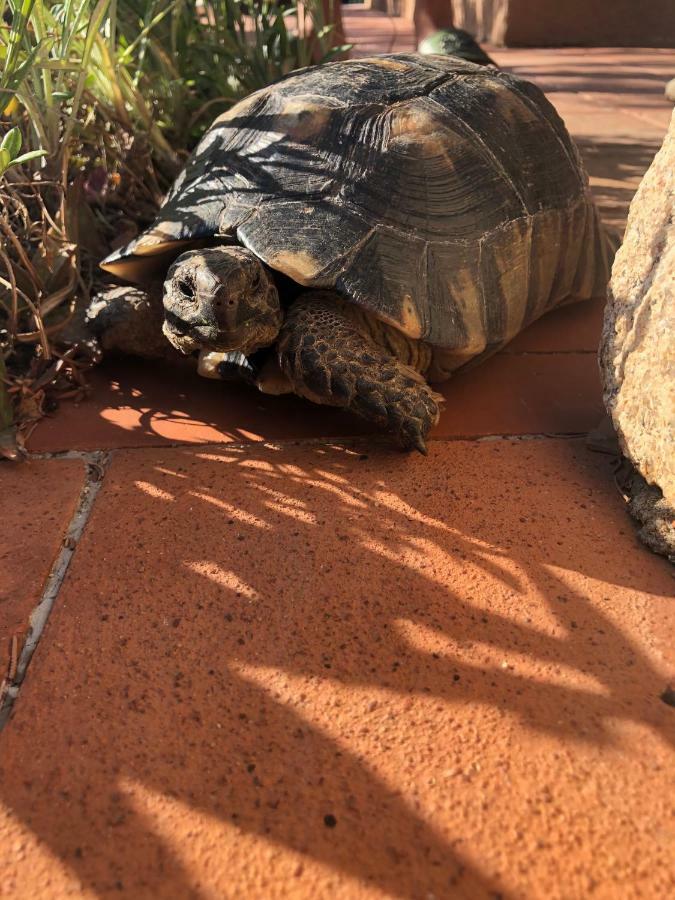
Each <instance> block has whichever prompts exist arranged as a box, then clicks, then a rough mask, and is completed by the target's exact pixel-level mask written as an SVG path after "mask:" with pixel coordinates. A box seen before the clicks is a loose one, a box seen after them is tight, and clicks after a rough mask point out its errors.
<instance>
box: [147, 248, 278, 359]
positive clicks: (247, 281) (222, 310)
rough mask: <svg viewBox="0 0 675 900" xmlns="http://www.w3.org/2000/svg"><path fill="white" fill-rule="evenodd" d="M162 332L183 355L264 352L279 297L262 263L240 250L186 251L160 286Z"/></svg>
mask: <svg viewBox="0 0 675 900" xmlns="http://www.w3.org/2000/svg"><path fill="white" fill-rule="evenodd" d="M163 302H164V314H165V318H164V325H163V331H164V334H165V335H166V337H167V338H168V339H169V341H170V342H171V343H172V344H173V346H174V347H176V348H177V349H178V350H181V351H182V352H183V353H191V352H192V351H193V350H197V349H199V350H222V351H224V350H239V351H241V352H242V353H243V354H244V355H245V356H247V355H248V354H250V353H253V352H255V351H256V350H259V349H261V348H263V347H269V346H270V345H271V344H273V343H274V341H275V340H276V338H277V335H278V334H279V329H280V328H281V322H282V312H281V306H280V304H279V294H278V292H277V289H276V287H275V285H274V282H273V281H272V280H271V278H270V277H269V275H268V274H267V272H266V270H265V267H264V266H263V265H262V263H261V262H260V261H259V260H258V259H257V258H256V257H255V256H254V255H253V254H252V253H249V252H248V251H247V250H244V249H242V248H240V247H213V248H211V249H207V250H191V251H189V252H188V253H183V254H182V256H179V257H178V259H177V260H176V261H175V263H174V264H173V265H172V266H171V268H170V269H169V271H168V273H167V277H166V280H165V282H164V300H163Z"/></svg>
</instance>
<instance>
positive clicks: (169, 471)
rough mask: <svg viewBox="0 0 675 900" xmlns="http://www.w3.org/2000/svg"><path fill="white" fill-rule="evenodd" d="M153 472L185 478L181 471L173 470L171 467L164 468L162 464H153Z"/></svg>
mask: <svg viewBox="0 0 675 900" xmlns="http://www.w3.org/2000/svg"><path fill="white" fill-rule="evenodd" d="M154 469H155V472H161V473H162V474H163V475H172V476H173V477H174V478H187V475H185V474H184V473H183V472H174V470H173V469H165V468H164V466H155V467H154Z"/></svg>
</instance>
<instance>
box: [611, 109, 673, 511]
mask: <svg viewBox="0 0 675 900" xmlns="http://www.w3.org/2000/svg"><path fill="white" fill-rule="evenodd" d="M674 217H675V114H674V115H673V120H672V123H671V126H670V130H669V132H668V135H667V136H666V139H665V141H664V144H663V147H662V149H661V150H660V151H659V153H658V154H657V156H656V158H655V159H654V162H653V163H652V165H651V167H650V168H649V171H648V172H647V174H646V175H645V177H644V179H643V181H642V184H641V185H640V188H639V189H638V192H637V194H636V195H635V199H634V200H633V202H632V203H631V208H630V214H629V217H628V225H627V227H626V234H625V238H624V242H623V245H622V247H621V249H620V250H619V252H618V254H617V256H616V260H615V262H614V267H613V270H612V280H611V284H610V289H609V297H608V302H607V307H606V312H605V324H604V329H603V336H602V346H601V354H600V360H601V367H602V373H603V379H604V389H605V403H606V405H607V409H608V410H609V412H610V415H611V417H612V421H613V423H614V426H615V428H616V430H617V434H618V436H619V441H620V443H621V447H622V450H623V451H624V453H625V454H626V455H627V456H628V457H629V458H630V459H631V461H632V462H633V463H634V464H635V466H636V467H637V469H638V470H639V471H640V472H641V473H642V475H643V476H644V478H645V479H646V480H647V481H648V482H649V483H650V484H656V485H658V487H660V488H661V490H662V491H663V494H664V497H665V499H666V500H667V501H668V502H669V503H671V504H673V505H675V221H674Z"/></svg>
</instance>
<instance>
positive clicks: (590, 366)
mask: <svg viewBox="0 0 675 900" xmlns="http://www.w3.org/2000/svg"><path fill="white" fill-rule="evenodd" d="M587 316H588V319H586V316H585V315H580V314H579V313H576V312H575V313H574V314H571V315H570V314H568V315H567V316H563V317H562V321H563V324H562V325H560V326H559V327H558V326H556V324H555V322H554V323H551V324H550V325H549V324H543V323H542V324H541V325H540V326H539V328H538V329H536V326H535V330H534V331H533V333H531V334H530V335H529V336H528V335H524V336H523V339H522V342H520V343H519V344H518V345H516V348H517V349H521V350H522V349H525V350H528V351H529V350H538V349H548V348H549V347H555V348H556V349H569V348H570V347H571V345H577V344H578V345H583V344H591V343H592V341H591V338H590V335H591V334H592V333H593V331H594V329H595V325H594V324H593V322H592V321H591V320H593V319H597V310H595V309H593V308H589V310H588V312H587ZM556 321H557V322H560V319H558V318H557V319H556ZM577 329H578V334H579V337H578V338H577V336H576V333H577ZM584 330H585V332H586V334H585V337H584ZM591 349H593V348H591ZM91 381H92V395H91V398H90V399H89V400H86V401H84V402H82V403H79V404H74V403H64V404H63V406H62V407H61V409H59V410H58V412H57V413H56V414H55V415H54V416H53V417H50V418H47V419H44V420H43V421H42V422H40V424H39V426H38V427H37V429H36V430H35V431H34V432H33V435H32V437H31V440H30V449H31V450H32V451H34V452H38V451H59V450H64V449H67V448H70V449H77V450H94V449H114V448H125V447H127V448H128V447H145V446H155V447H156V446H166V445H167V444H177V443H186V444H199V443H221V442H236V443H240V442H242V441H253V442H256V441H265V440H268V441H269V440H271V441H274V440H302V439H312V438H319V437H324V438H326V437H346V436H348V435H359V434H367V433H372V432H373V430H374V429H372V428H370V427H369V426H368V425H367V424H366V423H365V422H362V421H361V420H360V419H357V418H356V417H354V416H351V415H349V414H348V413H346V412H342V411H340V410H335V409H331V408H329V407H321V406H317V405H316V404H312V403H310V402H309V401H304V400H300V399H299V398H296V397H268V396H265V395H263V394H260V393H259V392H257V391H255V390H253V389H251V388H247V387H240V386H238V385H235V384H219V383H217V382H211V381H208V380H206V379H203V378H199V377H198V376H196V375H193V374H192V373H186V372H178V371H175V370H172V369H171V368H170V367H168V366H155V365H149V364H145V363H142V362H139V361H132V360H117V361H115V362H111V363H109V364H108V365H107V366H105V367H101V369H100V370H99V371H98V372H96V373H94V375H93V377H92V379H91ZM439 390H440V391H441V393H442V394H443V395H444V396H445V397H446V400H447V408H446V411H445V412H444V413H443V415H442V418H441V422H440V424H439V426H438V428H437V429H436V431H434V433H433V436H434V437H450V436H463V437H466V436H470V435H483V434H495V433H505V434H520V433H523V432H528V431H534V432H581V431H587V430H589V429H590V428H593V427H594V426H595V425H596V424H597V421H598V419H599V418H600V416H601V415H602V405H601V401H600V399H599V398H600V388H599V382H598V374H597V363H596V360H595V355H594V354H588V353H569V354H568V353H564V354H560V355H552V354H549V355H541V356H539V355H528V356H526V357H519V356H516V355H513V354H512V353H503V354H500V355H498V356H497V357H493V358H492V359H489V360H487V361H486V362H484V363H482V364H481V365H480V366H478V367H476V368H475V369H472V370H471V371H469V372H466V373H465V374H460V375H457V376H456V377H455V378H454V379H453V380H452V381H450V382H448V383H446V384H445V385H440V386H439Z"/></svg>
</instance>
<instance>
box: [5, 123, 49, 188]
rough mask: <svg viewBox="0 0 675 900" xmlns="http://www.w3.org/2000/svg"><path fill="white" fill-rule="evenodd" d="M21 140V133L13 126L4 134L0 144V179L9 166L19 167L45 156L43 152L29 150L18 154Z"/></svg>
mask: <svg viewBox="0 0 675 900" xmlns="http://www.w3.org/2000/svg"><path fill="white" fill-rule="evenodd" d="M22 142H23V138H22V137H21V132H20V131H19V129H18V128H17V127H16V126H15V127H14V128H10V130H9V131H8V132H7V133H6V134H5V136H4V137H3V139H2V141H1V142H0V177H1V176H2V175H4V174H5V172H6V171H7V169H9V167H10V166H21V165H23V163H27V162H29V161H30V160H31V159H38V158H39V157H40V156H46V155H47V152H46V151H45V150H30V151H29V152H28V153H21V154H20V153H19V151H20V150H21V144H22Z"/></svg>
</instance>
